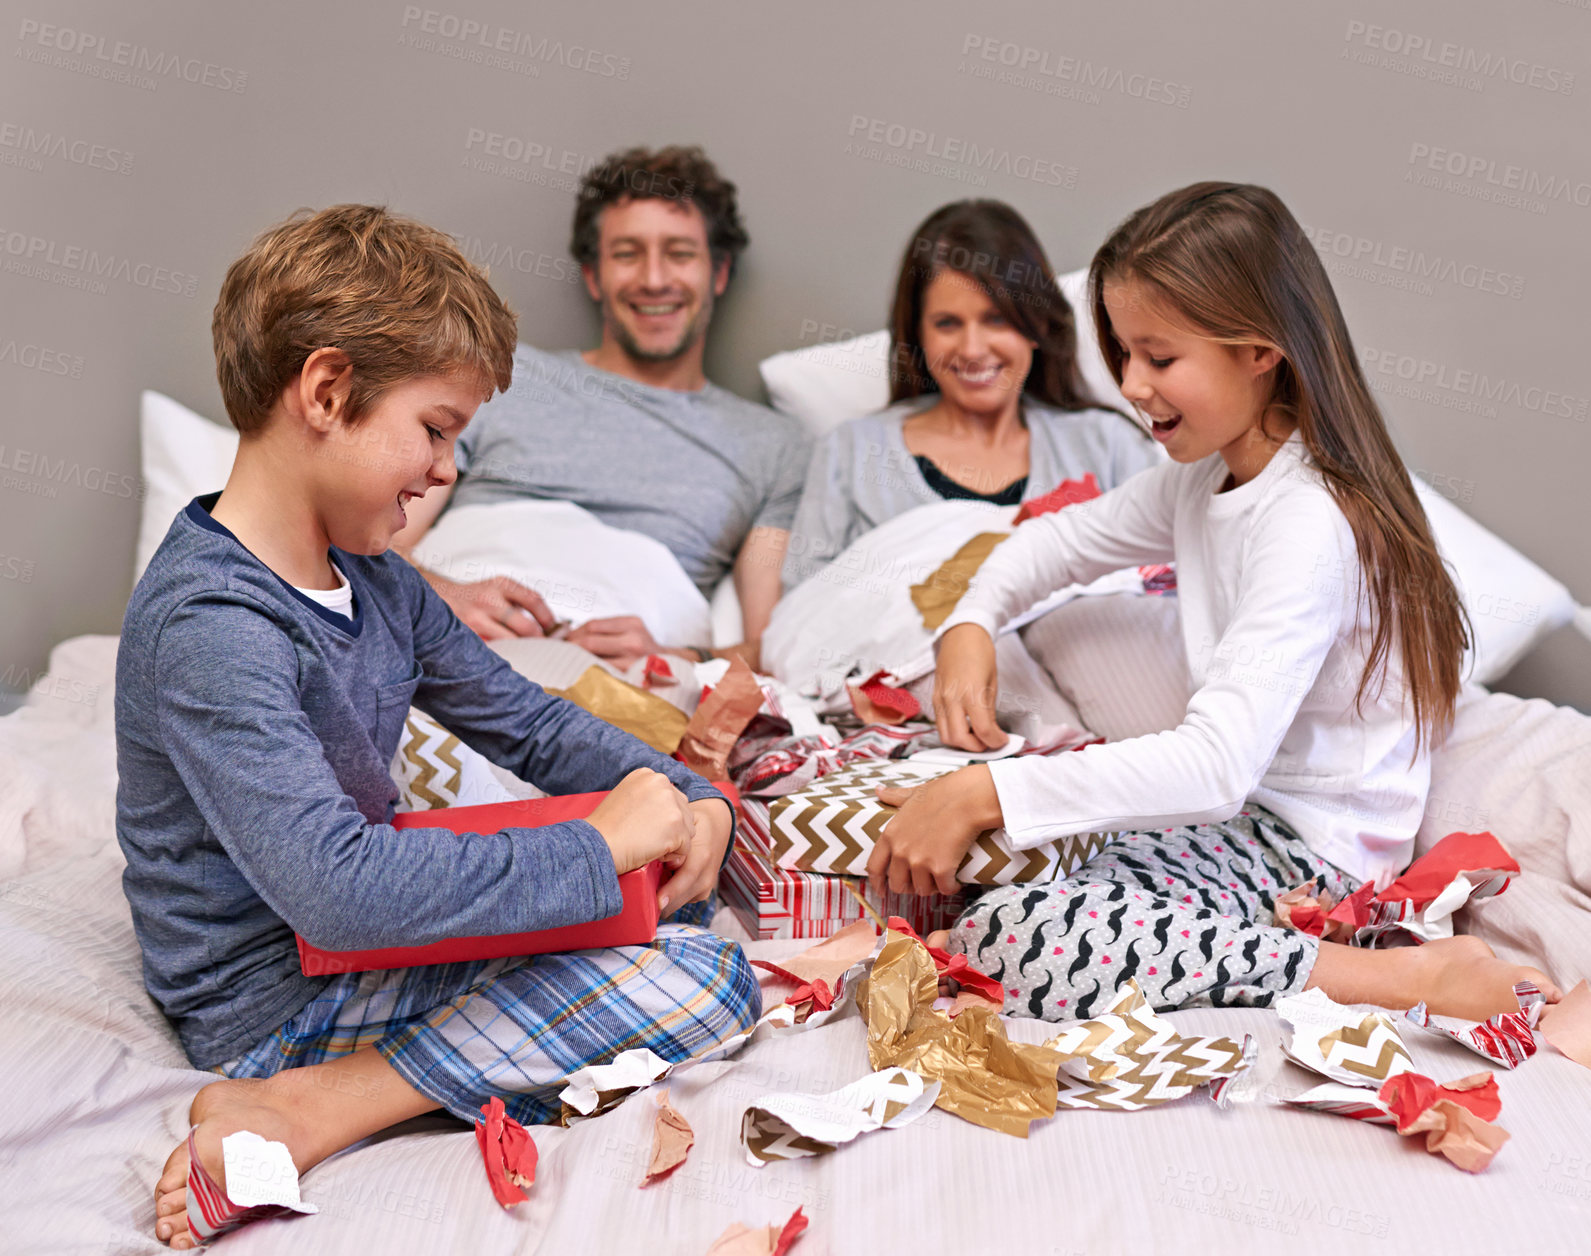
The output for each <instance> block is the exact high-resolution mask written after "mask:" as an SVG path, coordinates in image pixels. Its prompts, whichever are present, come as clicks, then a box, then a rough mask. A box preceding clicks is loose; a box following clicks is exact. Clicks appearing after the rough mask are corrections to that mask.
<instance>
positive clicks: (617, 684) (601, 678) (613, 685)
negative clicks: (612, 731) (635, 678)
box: [547, 664, 690, 754]
mask: <svg viewBox="0 0 1591 1256" xmlns="http://www.w3.org/2000/svg"><path fill="white" fill-rule="evenodd" d="M547 692H548V693H550V694H552V695H553V696H554V697H556V698H568V699H569V701H571V702H573V703H574V704H575V705H576V706H578V707H584V708H585V709H586V710H587V711H590V712H591V714H592V715H595V716H596V717H597V718H598V719H599V720H606V721H607V722H608V723H609V724H612V725H614V726H616V727H618V728H622V729H623V730H624V731H625V732H627V733H629V734H631V735H632V736H635V737H639V738H640V739H641V740H642V741H644V742H645V743H646V744H647V745H649V746H651V747H652V749H653V750H656V751H657V752H658V753H660V754H673V753H674V751H675V750H676V749H678V748H679V744H680V739H681V738H682V737H684V736H685V729H686V727H687V726H688V725H689V723H690V718H689V717H688V716H687V715H686V714H685V712H683V711H681V710H680V709H679V708H678V707H677V706H675V705H674V704H673V703H671V702H669V701H667V700H666V699H664V698H660V697H658V696H657V695H656V694H655V693H647V691H646V690H644V689H637V688H636V687H635V686H634V685H632V684H630V683H628V682H627V681H623V680H620V679H619V678H618V677H617V676H615V675H614V674H613V673H612V672H610V671H607V670H606V669H605V668H601V667H598V666H596V665H595V664H592V665H591V666H590V667H588V668H586V670H585V671H583V672H581V673H580V679H579V680H577V681H575V683H574V684H572V685H570V686H569V687H568V688H567V689H549V690H547Z"/></svg>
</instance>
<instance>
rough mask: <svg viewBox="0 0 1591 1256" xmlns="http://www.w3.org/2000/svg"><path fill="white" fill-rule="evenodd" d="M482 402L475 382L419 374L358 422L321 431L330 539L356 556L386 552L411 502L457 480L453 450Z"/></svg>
mask: <svg viewBox="0 0 1591 1256" xmlns="http://www.w3.org/2000/svg"><path fill="white" fill-rule="evenodd" d="M482 400H483V394H482V386H481V384H480V382H479V381H478V380H477V379H475V378H474V377H473V376H468V375H422V376H418V377H416V378H414V379H410V380H405V381H404V382H403V383H401V384H397V385H394V386H393V387H392V388H390V389H388V390H387V391H386V392H385V393H384V394H382V396H381V397H380V398H379V399H378V400H377V401H376V402H375V403H374V404H373V405H372V406H371V407H370V409H369V411H368V412H367V413H366V415H365V416H364V419H363V420H362V421H361V422H360V423H358V424H356V425H350V424H347V423H345V422H342V421H340V420H339V421H336V422H335V423H334V424H333V425H332V426H331V427H330V428H329V429H327V430H325V431H323V432H321V433H320V434H319V440H318V442H317V443H318V448H317V450H316V463H317V469H316V473H315V480H316V487H317V492H316V497H317V499H318V507H319V509H318V512H317V513H318V514H319V515H320V518H321V521H322V525H323V526H324V528H325V531H326V534H327V539H328V540H330V542H331V543H332V544H333V545H335V546H337V548H339V549H342V550H347V551H348V552H349V553H352V554H380V553H382V552H383V551H385V550H386V549H387V547H388V546H389V545H391V543H392V538H393V537H394V536H395V535H396V534H397V533H398V532H400V531H401V530H402V529H403V526H404V524H405V523H407V522H408V519H407V516H406V514H405V513H404V508H405V506H407V504H408V503H409V501H410V500H412V499H413V498H416V497H420V496H423V495H424V494H425V492H426V491H427V490H428V489H431V488H434V487H435V486H437V485H439V484H451V483H453V481H454V480H455V479H457V478H458V471H457V469H456V468H455V466H454V463H453V450H454V445H455V443H456V442H457V440H458V436H459V433H460V432H462V431H463V430H464V427H465V425H466V424H468V423H469V421H470V419H471V418H472V417H473V416H474V414H475V411H476V410H477V409H478V408H479V406H480V404H481V401H482Z"/></svg>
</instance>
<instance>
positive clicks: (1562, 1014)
mask: <svg viewBox="0 0 1591 1256" xmlns="http://www.w3.org/2000/svg"><path fill="white" fill-rule="evenodd" d="M1541 1036H1542V1037H1543V1038H1545V1039H1546V1040H1547V1041H1548V1042H1550V1043H1551V1044H1552V1045H1553V1047H1554V1048H1555V1049H1556V1050H1558V1051H1561V1052H1562V1053H1563V1054H1564V1055H1566V1056H1568V1057H1569V1058H1570V1059H1571V1060H1573V1061H1574V1062H1575V1063H1576V1064H1580V1065H1583V1066H1584V1067H1586V1068H1591V986H1587V985H1586V983H1585V982H1583V981H1582V982H1581V983H1580V984H1579V985H1577V986H1575V988H1574V989H1573V990H1571V991H1569V993H1568V994H1566V995H1564V996H1563V998H1562V999H1560V1000H1559V1001H1558V1002H1556V1003H1552V1004H1549V1005H1548V1006H1547V1008H1546V1009H1545V1010H1544V1011H1543V1012H1542V1015H1541Z"/></svg>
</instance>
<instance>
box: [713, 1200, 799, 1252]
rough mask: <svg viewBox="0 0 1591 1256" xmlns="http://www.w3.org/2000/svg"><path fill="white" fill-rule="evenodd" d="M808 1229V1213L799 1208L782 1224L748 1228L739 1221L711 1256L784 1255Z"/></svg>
mask: <svg viewBox="0 0 1591 1256" xmlns="http://www.w3.org/2000/svg"><path fill="white" fill-rule="evenodd" d="M806 1228H807V1218H806V1214H805V1213H804V1212H802V1211H801V1209H799V1208H797V1209H796V1210H795V1211H794V1212H793V1213H791V1214H790V1219H789V1220H788V1221H786V1222H785V1223H784V1225H783V1226H780V1227H775V1226H771V1225H759V1226H754V1227H748V1226H743V1225H741V1224H740V1222H738V1221H736V1222H735V1223H733V1224H732V1225H731V1226H730V1227H729V1229H727V1230H725V1231H724V1232H723V1233H722V1234H720V1235H719V1236H718V1237H717V1238H716V1239H715V1240H714V1241H713V1245H712V1246H711V1247H709V1248H708V1249H707V1256H784V1254H785V1253H786V1252H787V1251H789V1250H790V1245H791V1244H792V1243H794V1242H795V1241H796V1240H797V1239H798V1238H800V1237H801V1235H802V1233H803V1232H804V1231H805V1230H806Z"/></svg>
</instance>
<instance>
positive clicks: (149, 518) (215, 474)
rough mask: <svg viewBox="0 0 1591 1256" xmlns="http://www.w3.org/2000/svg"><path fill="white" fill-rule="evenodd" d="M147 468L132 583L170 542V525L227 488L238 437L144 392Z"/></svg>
mask: <svg viewBox="0 0 1591 1256" xmlns="http://www.w3.org/2000/svg"><path fill="white" fill-rule="evenodd" d="M138 426H139V444H140V446H141V448H142V453H143V462H144V510H143V517H142V518H141V519H140V521H139V524H138V549H137V552H136V554H135V555H134V558H133V583H134V584H137V583H138V577H140V576H141V575H143V574H144V568H145V567H147V566H149V560H150V559H151V558H153V557H154V554H155V550H157V549H158V548H160V543H161V542H162V541H163V540H165V539H166V532H167V531H168V530H169V529H170V527H171V521H172V520H173V519H175V518H176V517H177V515H178V514H179V513H181V511H182V509H183V507H184V506H186V505H187V504H188V503H189V502H191V501H192V500H193V499H194V498H195V497H198V496H199V495H200V494H201V493H213V492H215V491H216V490H218V489H221V488H224V487H225V486H226V481H227V476H228V475H230V474H231V472H232V460H233V459H234V458H235V457H236V456H237V452H238V434H237V432H236V431H235V430H234V429H233V428H230V427H222V426H220V424H217V423H212V422H210V420H209V419H206V418H204V417H203V416H201V415H198V414H195V413H194V412H193V411H192V410H190V409H188V407H187V406H185V405H182V404H181V403H180V402H176V401H173V400H172V399H171V398H170V397H167V396H165V395H164V394H162V393H157V392H152V391H150V390H149V389H145V390H144V392H143V394H142V396H141V397H140V399H139V408H138Z"/></svg>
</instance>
